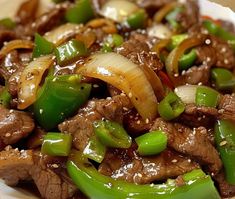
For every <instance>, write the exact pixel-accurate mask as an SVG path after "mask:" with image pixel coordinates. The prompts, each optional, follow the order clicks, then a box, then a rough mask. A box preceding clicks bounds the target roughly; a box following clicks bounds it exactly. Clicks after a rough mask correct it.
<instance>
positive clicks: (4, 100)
mask: <svg viewBox="0 0 235 199" xmlns="http://www.w3.org/2000/svg"><path fill="white" fill-rule="evenodd" d="M11 99H12V97H11V94H10V93H9V91H8V88H7V87H4V89H3V90H2V91H1V93H0V105H2V106H4V107H6V108H8V107H9V106H10V102H11Z"/></svg>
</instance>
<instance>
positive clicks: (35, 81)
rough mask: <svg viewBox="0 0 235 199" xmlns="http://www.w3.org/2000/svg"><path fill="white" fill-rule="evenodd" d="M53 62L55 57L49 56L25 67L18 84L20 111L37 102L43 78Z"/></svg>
mask: <svg viewBox="0 0 235 199" xmlns="http://www.w3.org/2000/svg"><path fill="white" fill-rule="evenodd" d="M53 62H54V60H53V55H47V56H43V57H39V58H37V59H35V60H34V61H32V62H30V63H29V65H28V66H26V67H25V69H24V70H23V72H22V73H21V76H20V79H19V84H18V85H19V86H18V107H17V108H18V109H25V108H27V107H29V106H30V105H32V104H33V103H34V102H35V101H36V94H37V91H38V87H39V84H40V82H41V79H42V76H43V74H44V72H45V71H46V70H47V69H48V68H49V67H50V66H51V65H52V64H53Z"/></svg>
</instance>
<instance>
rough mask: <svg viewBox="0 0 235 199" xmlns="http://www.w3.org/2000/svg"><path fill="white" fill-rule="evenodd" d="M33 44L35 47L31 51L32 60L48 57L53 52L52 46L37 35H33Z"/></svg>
mask: <svg viewBox="0 0 235 199" xmlns="http://www.w3.org/2000/svg"><path fill="white" fill-rule="evenodd" d="M34 44H35V47H34V49H33V58H37V57H40V56H41V55H48V54H51V53H52V52H53V51H54V44H53V43H51V42H49V41H47V40H46V39H45V38H44V37H42V36H41V35H39V34H38V33H36V34H35V37H34Z"/></svg>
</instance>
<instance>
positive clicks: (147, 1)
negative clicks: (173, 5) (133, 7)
mask: <svg viewBox="0 0 235 199" xmlns="http://www.w3.org/2000/svg"><path fill="white" fill-rule="evenodd" d="M173 1H174V0H155V1H153V0H137V4H138V5H139V6H140V7H142V8H144V9H146V10H147V12H148V14H150V15H153V14H154V13H155V12H156V11H157V10H159V9H160V8H161V7H163V6H164V5H166V4H168V3H170V2H173Z"/></svg>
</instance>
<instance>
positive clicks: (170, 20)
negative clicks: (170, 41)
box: [165, 7, 183, 30]
mask: <svg viewBox="0 0 235 199" xmlns="http://www.w3.org/2000/svg"><path fill="white" fill-rule="evenodd" d="M182 11H183V7H176V8H175V9H174V10H172V11H171V12H170V13H168V14H167V15H166V17H165V18H166V20H167V21H168V23H169V24H170V25H171V26H172V27H173V28H174V29H176V30H177V29H179V28H180V24H179V23H178V22H177V21H176V17H177V15H178V14H179V13H181V12H182Z"/></svg>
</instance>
